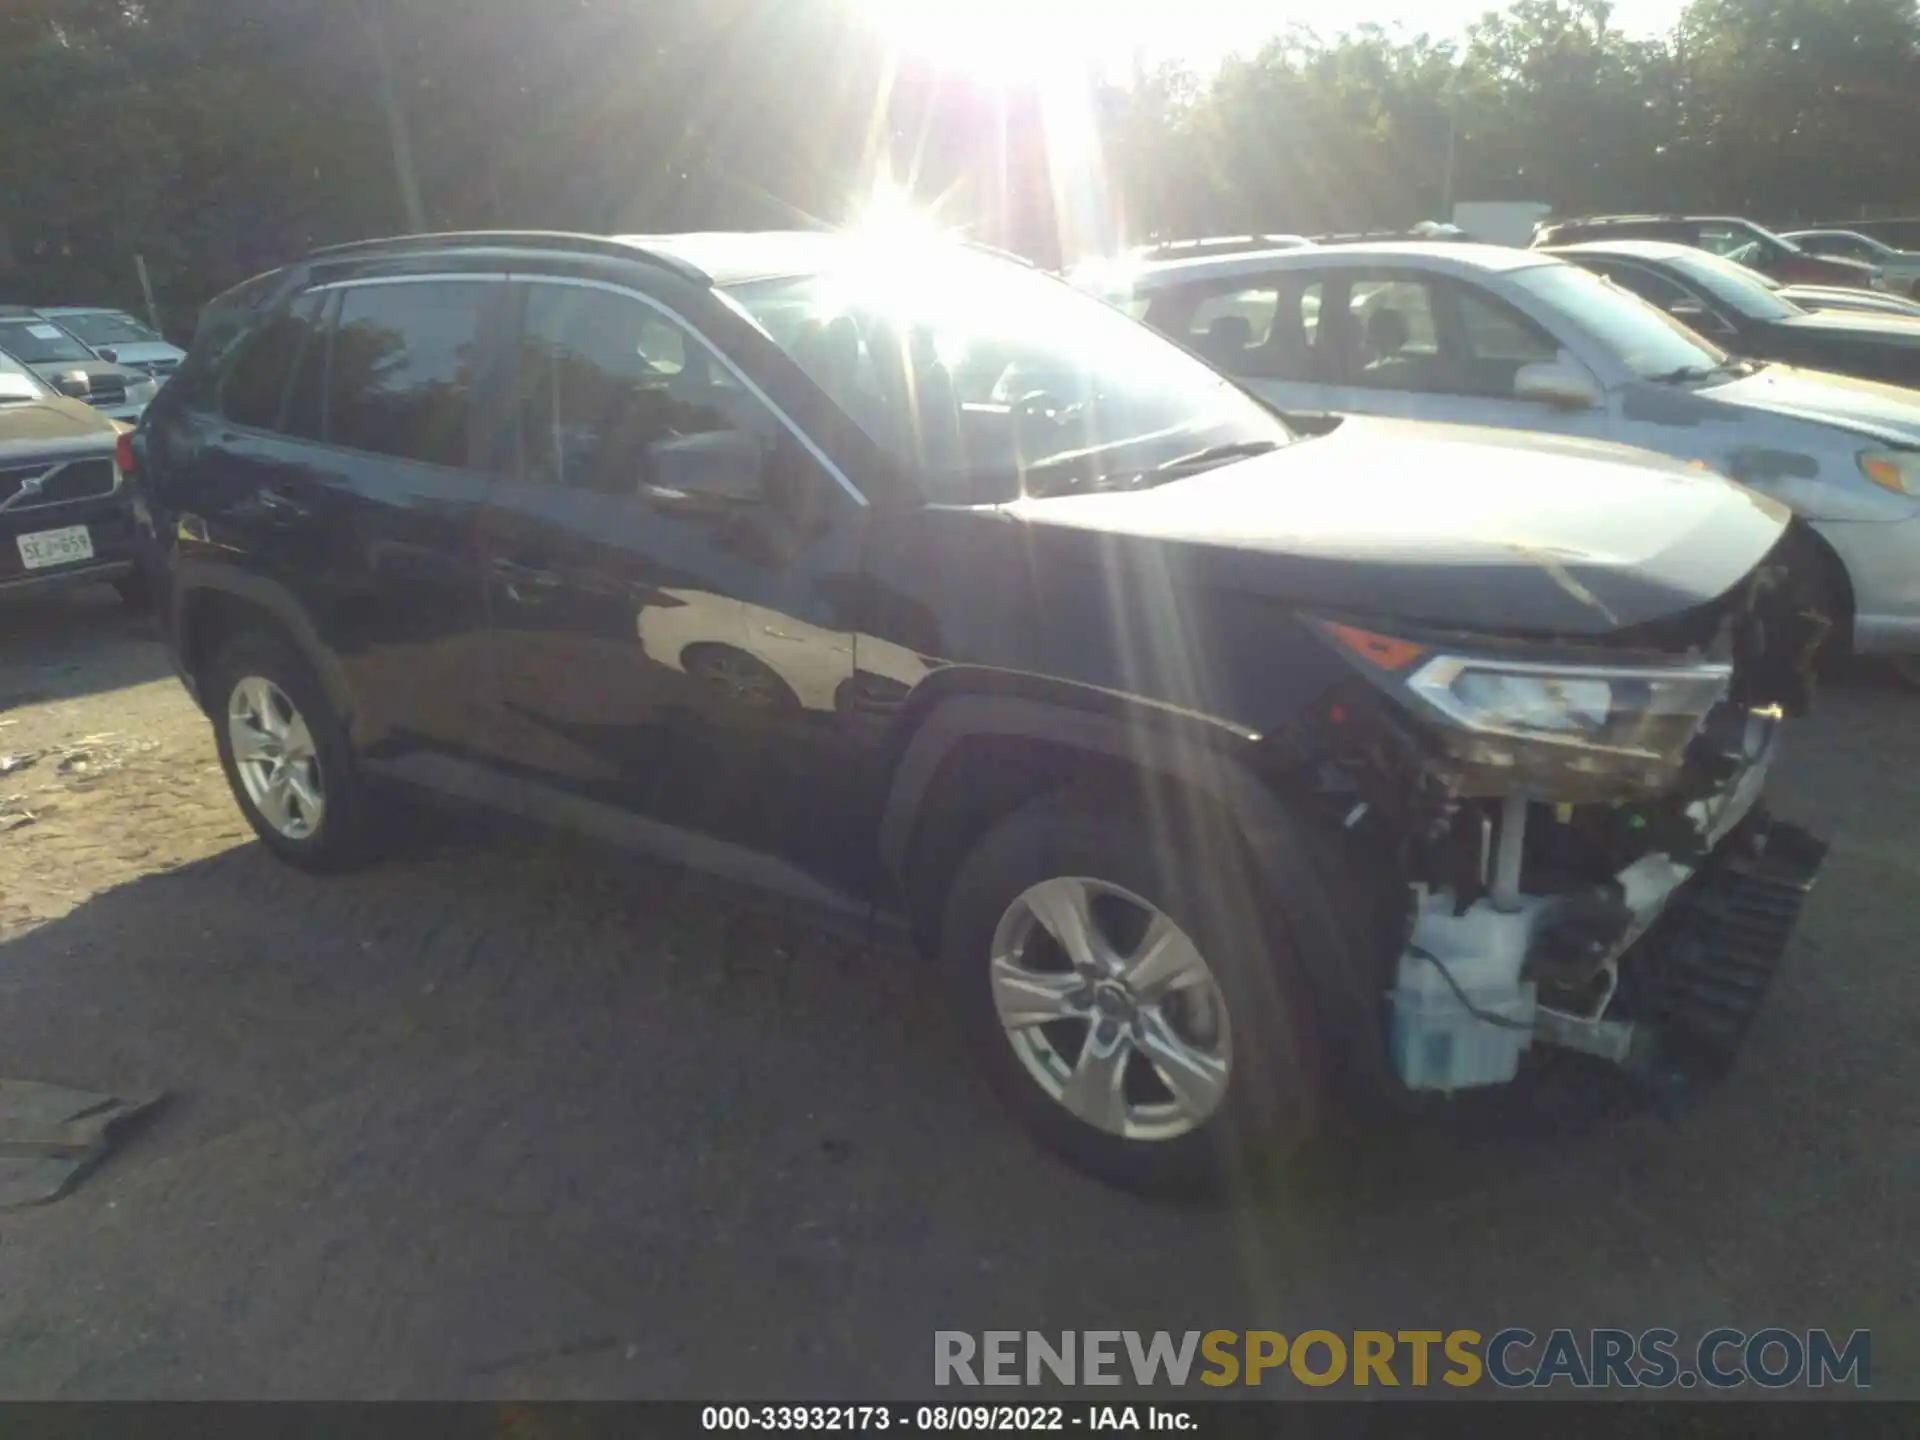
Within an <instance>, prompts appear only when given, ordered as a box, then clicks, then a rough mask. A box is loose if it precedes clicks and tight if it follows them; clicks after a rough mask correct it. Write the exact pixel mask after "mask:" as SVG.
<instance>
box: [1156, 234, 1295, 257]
mask: <svg viewBox="0 0 1920 1440" xmlns="http://www.w3.org/2000/svg"><path fill="white" fill-rule="evenodd" d="M1310 243H1311V242H1310V241H1309V240H1308V239H1307V237H1306V236H1304V235H1207V236H1200V237H1197V238H1195V239H1191V240H1156V241H1153V242H1151V243H1149V244H1146V245H1142V246H1141V247H1140V248H1139V249H1137V250H1135V251H1134V252H1133V254H1134V255H1135V257H1137V258H1138V259H1142V260H1184V259H1199V258H1201V257H1203V256H1208V255H1242V254H1246V253H1248V252H1250V251H1254V250H1295V249H1298V248H1299V247H1300V246H1302V245H1307V244H1310Z"/></svg>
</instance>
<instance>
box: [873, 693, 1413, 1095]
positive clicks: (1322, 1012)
mask: <svg viewBox="0 0 1920 1440" xmlns="http://www.w3.org/2000/svg"><path fill="white" fill-rule="evenodd" d="M979 736H996V737H1009V738H1022V739H1030V740H1035V741H1040V742H1044V743H1048V744H1052V745H1058V746H1062V747H1065V748H1068V749H1072V750H1078V751H1081V752H1084V753H1087V754H1090V755H1098V756H1101V757H1103V758H1107V759H1112V760H1118V761H1121V762H1122V763H1124V764H1127V765H1129V766H1132V767H1135V768H1138V769H1141V770H1144V771H1146V772H1148V773H1150V774H1152V775H1154V776H1157V777H1160V778H1163V779H1165V780H1167V781H1170V782H1174V783H1177V784H1179V785H1181V786H1184V787H1186V788H1188V789H1193V790H1198V791H1200V792H1201V793H1202V794H1205V795H1206V796H1208V797H1209V798H1210V799H1212V800H1213V801H1215V802H1216V803H1218V804H1219V805H1220V807H1221V808H1222V810H1223V811H1224V812H1225V813H1226V814H1227V815H1228V816H1229V817H1230V819H1231V823H1232V824H1233V826H1234V828H1235V830H1236V832H1237V833H1238V835H1239V836H1240V838H1241V839H1242V840H1243V841H1244V843H1245V844H1246V846H1247V850H1248V853H1249V854H1250V855H1251V857H1252V860H1253V867H1254V873H1255V874H1256V875H1257V876H1258V877H1260V881H1261V883H1262V886H1263V894H1262V897H1261V898H1262V900H1263V902H1265V903H1266V904H1267V905H1268V906H1270V908H1271V909H1272V911H1273V912H1274V913H1275V914H1276V917H1277V919H1278V920H1279V922H1280V925H1281V927H1282V930H1283V932H1284V937H1285V943H1286V945H1287V949H1288V951H1289V958H1290V959H1291V960H1292V961H1293V962H1294V963H1297V964H1298V965H1299V967H1300V972H1301V975H1302V977H1303V978H1304V979H1305V981H1306V982H1307V985H1308V988H1309V991H1310V993H1311V995H1312V997H1313V1002H1314V1005H1315V1007H1316V1011H1317V1013H1318V1017H1319V1019H1320V1022H1321V1024H1322V1025H1323V1026H1324V1027H1325V1029H1326V1031H1327V1032H1328V1033H1329V1034H1331V1035H1332V1036H1335V1037H1338V1038H1339V1040H1340V1041H1341V1044H1340V1046H1339V1047H1338V1048H1339V1049H1341V1050H1342V1051H1344V1053H1345V1055H1346V1057H1347V1063H1348V1066H1349V1067H1350V1070H1351V1074H1352V1077H1353V1078H1354V1079H1356V1080H1359V1081H1360V1082H1361V1083H1363V1084H1364V1085H1365V1086H1366V1087H1367V1088H1368V1089H1370V1090H1371V1091H1372V1092H1373V1093H1374V1094H1376V1095H1379V1096H1397V1095H1400V1094H1402V1093H1403V1087H1402V1086H1400V1084H1399V1081H1398V1079H1397V1077H1396V1076H1395V1075H1394V1073H1393V1070H1392V1066H1391V1063H1390V1061H1389V1059H1388V1056H1387V1053H1386V1044H1385V1028H1384V1023H1383V1019H1382V1015H1381V1005H1380V991H1381V987H1380V984H1379V979H1378V976H1377V975H1375V974H1374V973H1373V971H1374V968H1375V967H1374V966H1373V965H1372V964H1371V963H1370V961H1371V960H1372V958H1373V957H1371V956H1370V955H1369V954H1368V953H1367V948H1366V936H1367V935H1368V933H1369V929H1370V926H1369V923H1368V921H1369V917H1368V916H1365V915H1362V914H1359V913H1356V912H1357V911H1359V910H1360V909H1362V908H1364V902H1362V901H1360V900H1359V899H1358V896H1359V894H1360V892H1359V890H1358V889H1357V888H1356V887H1353V886H1351V885H1349V884H1346V883H1343V881H1344V877H1343V876H1342V875H1341V874H1340V873H1339V870H1338V866H1337V865H1336V864H1335V863H1333V861H1332V860H1331V859H1330V858H1329V856H1330V851H1329V849H1328V847H1327V846H1325V845H1323V844H1319V843H1316V839H1315V837H1314V835H1313V833H1312V831H1311V829H1310V828H1309V827H1308V825H1307V824H1306V823H1305V822H1304V821H1303V820H1301V819H1299V818H1298V817H1296V816H1295V815H1294V814H1293V813H1291V812H1290V811H1289V810H1288V808H1287V807H1286V806H1285V805H1284V804H1283V803H1282V802H1281V800H1280V798H1279V797H1278V796H1277V795H1276V793H1275V792H1274V790H1273V789H1272V788H1271V787H1270V786H1269V785H1268V784H1267V783H1266V782H1265V781H1264V780H1262V779H1261V777H1260V775H1259V774H1258V773H1257V772H1256V771H1255V770H1254V768H1252V766H1251V764H1250V763H1249V761H1250V759H1251V756H1250V755H1249V754H1248V753H1246V752H1247V751H1248V749H1249V748H1250V746H1251V745H1252V744H1253V743H1254V742H1253V741H1252V740H1250V739H1248V738H1247V737H1245V736H1244V734H1242V733H1241V732H1237V731H1234V730H1233V729H1231V728H1230V727H1227V726H1224V725H1220V724H1217V723H1216V722H1211V721H1205V720H1200V719H1197V718H1195V717H1191V716H1186V715H1184V714H1180V713H1174V714H1161V713H1159V712H1157V711H1155V710H1153V709H1152V708H1151V707H1138V708H1137V709H1136V710H1134V711H1133V712H1131V713H1126V714H1113V713H1097V712H1092V711H1088V710H1083V709H1077V708H1073V707H1071V706H1068V705H1064V704H1058V703H1050V702H1048V701H1044V700H1036V699H1024V698H1019V697H1011V696H992V695H967V696H957V697H953V698H950V699H947V700H944V701H942V702H940V703H939V704H938V706H937V707H936V708H934V709H933V710H932V711H931V712H930V713H929V714H928V715H927V716H926V717H925V719H924V720H923V721H922V722H921V724H920V726H919V728H918V729H917V731H916V732H915V734H914V736H913V738H912V740H911V741H910V742H909V743H908V745H907V747H906V750H905V753H904V754H903V755H902V756H901V759H900V762H899V764H898V766H897V767H896V769H895V771H894V775H893V782H892V785H891V788H890V790H889V793H888V797H887V801H886V808H885V812H884V815H883V818H882V821H881V833H880V851H881V859H882V862H883V864H884V865H885V866H886V869H887V871H888V873H889V874H890V875H891V877H892V878H893V879H894V881H895V882H896V884H903V883H904V879H905V874H904V872H905V867H906V863H907V859H908V854H909V850H910V847H911V845H912V842H913V835H914V829H915V826H916V825H917V824H918V823H919V820H920V817H921V814H922V811H923V804H924V802H925V800H926V798H927V796H928V794H929V793H930V791H931V790H932V787H933V784H934V780H935V777H936V776H937V775H938V773H939V771H940V766H941V764H942V762H943V761H945V760H946V759H947V757H948V756H949V755H951V754H952V753H953V751H954V749H955V748H956V747H957V746H958V745H959V744H960V743H961V742H962V741H964V740H967V739H970V738H974V737H979Z"/></svg>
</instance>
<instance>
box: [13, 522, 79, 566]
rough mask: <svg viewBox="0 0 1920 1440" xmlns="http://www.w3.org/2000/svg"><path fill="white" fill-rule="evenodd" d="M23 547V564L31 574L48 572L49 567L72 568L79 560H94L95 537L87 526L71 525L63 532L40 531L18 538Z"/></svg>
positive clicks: (21, 555) (21, 558) (21, 548)
mask: <svg viewBox="0 0 1920 1440" xmlns="http://www.w3.org/2000/svg"><path fill="white" fill-rule="evenodd" d="M16 538H17V540H18V542H19V545H20V563H21V564H22V565H24V566H26V567H27V569H29V570H44V569H46V568H47V567H48V566H49V565H71V564H72V563H73V562H74V561H76V560H91V559H92V558H93V536H92V535H91V534H89V533H88V532H87V527H86V526H84V525H69V526H67V527H66V528H65V529H62V530H36V531H35V532H34V533H33V534H31V535H21V536H18V537H16Z"/></svg>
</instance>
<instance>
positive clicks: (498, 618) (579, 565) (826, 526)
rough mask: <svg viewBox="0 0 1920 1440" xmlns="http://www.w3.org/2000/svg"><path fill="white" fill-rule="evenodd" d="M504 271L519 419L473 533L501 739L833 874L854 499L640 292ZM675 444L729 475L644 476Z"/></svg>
mask: <svg viewBox="0 0 1920 1440" xmlns="http://www.w3.org/2000/svg"><path fill="white" fill-rule="evenodd" d="M514 293H515V297H516V302H517V308H518V311H519V315H520V320H519V328H518V336H519V339H518V343H517V345H516V347H515V348H516V352H517V356H518V375H517V380H516V382H515V384H514V388H513V392H512V402H511V405H510V407H509V413H510V415H511V417H512V419H513V421H514V422H515V424H516V425H517V428H518V433H519V441H518V444H517V447H516V451H517V453H516V458H515V460H514V463H513V465H512V467H511V469H510V473H509V474H508V475H507V477H506V478H504V479H503V481H502V482H501V484H500V485H499V486H498V487H497V489H496V491H495V494H494V502H493V504H492V505H491V507H490V508H489V510H488V513H487V516H486V519H485V521H484V524H483V538H482V549H483V551H484V553H485V556H486V560H487V565H488V567H489V577H488V578H489V583H490V588H491V606H492V615H493V627H494V640H495V652H496V657H497V665H498V671H499V686H500V693H501V699H502V707H503V722H504V724H505V726H506V728H507V733H508V735H509V738H510V743H511V748H512V756H513V759H514V760H515V761H516V763H517V764H518V765H519V766H520V767H521V768H522V769H523V770H524V771H525V772H527V774H528V776H529V778H537V779H539V780H543V781H545V782H548V783H551V784H557V785H559V786H561V787H564V788H565V789H567V790H569V791H571V792H573V793H574V794H576V795H577V796H579V797H581V798H584V799H587V800H590V801H594V802H598V803H601V804H605V805H610V806H613V807H615V808H617V809H619V810H623V811H628V812H634V813H637V814H640V815H644V816H648V817H651V818H653V819H655V820H658V821H663V822H665V823H667V824H669V825H672V826H674V827H676V828H678V829H681V830H686V831H693V832H698V833H700V834H703V835H706V836H709V837H712V838H714V839H716V840H722V841H726V842H729V843H732V844H735V845H740V846H744V847H748V848H750V849H752V850H755V851H760V852H763V853H767V854H772V855H776V856H779V857H782V858H783V859H786V860H788V861H791V862H793V863H795V864H797V865H799V866H800V867H801V868H803V869H809V870H814V871H816V872H818V873H820V874H822V875H823V876H824V877H826V878H840V877H839V876H837V875H835V874H834V873H833V872H835V871H837V870H839V869H841V864H840V861H841V859H843V858H844V855H843V852H842V851H841V850H840V848H839V847H837V846H836V845H835V844H834V843H832V837H831V834H830V832H831V829H832V817H833V816H834V815H836V814H837V813H839V812H841V811H844V810H845V808H846V807H845V806H844V805H841V804H840V803H839V801H838V798H837V792H838V791H839V790H840V789H842V788H844V777H845V775H846V773H847V768H848V766H849V765H850V764H851V763H852V758H853V755H852V751H851V750H849V749H848V746H849V744H850V737H849V736H848V734H847V733H846V732H845V728H844V727H843V726H841V725H840V724H839V723H838V719H839V715H838V710H839V706H840V704H841V703H842V700H843V698H844V692H843V687H844V686H845V683H846V682H847V681H848V680H849V679H850V678H851V676H852V675H853V623H854V619H855V617H854V615H853V614H852V613H851V608H850V607H851V605H852V603H853V600H854V597H856V596H857V593H858V587H857V583H856V582H857V577H858V574H859V568H860V566H859V561H860V551H859V546H860V543H861V538H862V535H863V534H864V524H863V521H864V512H863V510H862V508H861V507H860V505H859V504H858V502H857V501H855V500H854V499H853V498H852V497H851V496H850V495H849V494H848V493H847V492H846V491H845V490H843V489H841V488H840V487H839V486H837V485H836V483H835V482H834V480H833V478H832V477H831V476H830V475H829V474H828V473H827V472H826V471H825V469H824V468H823V467H822V466H821V465H819V464H818V463H817V461H816V460H815V458H814V456H813V455H812V454H811V453H810V451H809V449H808V447H807V446H806V445H805V444H804V443H803V442H802V441H801V440H800V439H799V437H798V435H797V434H796V433H795V432H794V431H793V430H792V429H791V428H790V427H789V426H788V425H786V424H785V423H784V422H783V419H782V418H781V417H780V416H778V415H777V414H776V412H775V411H774V410H773V409H772V408H771V407H770V405H769V403H768V402H767V401H766V400H765V399H764V398H763V396H762V395H761V394H760V393H759V392H758V390H757V389H756V388H755V387H754V386H753V385H752V383H751V382H750V381H749V380H747V378H746V376H745V374H744V372H743V371H741V370H740V369H739V368H738V367H737V366H735V365H734V364H731V363H729V361H728V360H727V359H725V358H724V357H723V356H722V355H721V353H720V351H719V349H718V348H717V347H716V346H714V345H712V344H710V343H709V342H708V341H707V340H706V339H705V338H704V337H702V336H701V335H700V334H699V333H698V332H697V331H695V330H694V329H693V328H692V327H691V325H690V324H689V323H688V322H686V321H684V320H683V319H681V318H680V316H679V315H678V314H677V313H675V312H673V311H671V310H670V309H668V308H666V307H665V306H664V305H663V304H662V303H660V302H658V301H656V300H654V299H652V298H651V297H649V296H646V295H643V294H641V293H639V292H636V291H629V290H626V289H622V288H619V287H615V286H612V285H608V284H601V283H599V282H587V281H578V280H568V279H563V278H560V277H539V276H533V275H528V276H523V277H519V278H518V279H517V281H516V284H515V286H514ZM689 447H691V448H694V449H699V450H704V451H706V452H707V453H710V454H712V455H714V456H716V457H720V458H719V459H718V461H717V463H720V464H727V465H732V464H737V465H738V466H739V467H740V469H741V474H740V475H739V477H738V478H739V480H740V482H741V484H740V490H741V491H742V494H741V495H739V496H737V497H735V498H732V499H718V498H715V497H712V496H701V495H694V494H686V493H678V492H675V491H673V490H672V489H671V488H670V487H667V486H664V485H662V484H659V483H656V482H657V481H658V480H659V478H660V468H661V458H660V457H661V455H662V453H663V452H664V451H666V450H672V449H676V448H677V449H680V450H685V449H687V448H689ZM728 457H732V458H728ZM749 492H750V493H749Z"/></svg>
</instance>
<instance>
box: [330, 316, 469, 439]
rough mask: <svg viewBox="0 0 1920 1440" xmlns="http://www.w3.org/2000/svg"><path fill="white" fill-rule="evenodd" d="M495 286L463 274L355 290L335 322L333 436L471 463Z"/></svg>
mask: <svg viewBox="0 0 1920 1440" xmlns="http://www.w3.org/2000/svg"><path fill="white" fill-rule="evenodd" d="M490 289H491V287H490V286H487V285H484V284H481V283H479V282H476V281H463V280H430V281H417V282H411V283H407V284H402V285H361V286H355V287H352V288H350V289H348V290H347V291H346V292H345V294H344V296H343V297H342V299H341V301H340V310H339V319H338V320H337V322H336V323H335V325H334V327H333V344H332V363H331V366H330V368H329V378H328V387H329V401H328V417H327V438H328V440H329V441H331V442H332V443H333V444H335V445H344V446H347V447H348V448H349V449H354V450H367V451H371V452H373V453H374V454H378V455H390V456H393V457H394V458H396V459H400V460H416V461H420V462H423V463H425V464H429V465H449V466H462V467H464V466H465V465H466V464H467V463H468V458H469V453H470V443H469V435H470V432H471V429H472V421H473V390H474V375H475V367H476V365H477V363H478V344H479V341H478V336H479V327H480V315H481V312H482V309H483V308H484V305H485V302H486V298H487V294H488V292H489V290H490Z"/></svg>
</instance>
